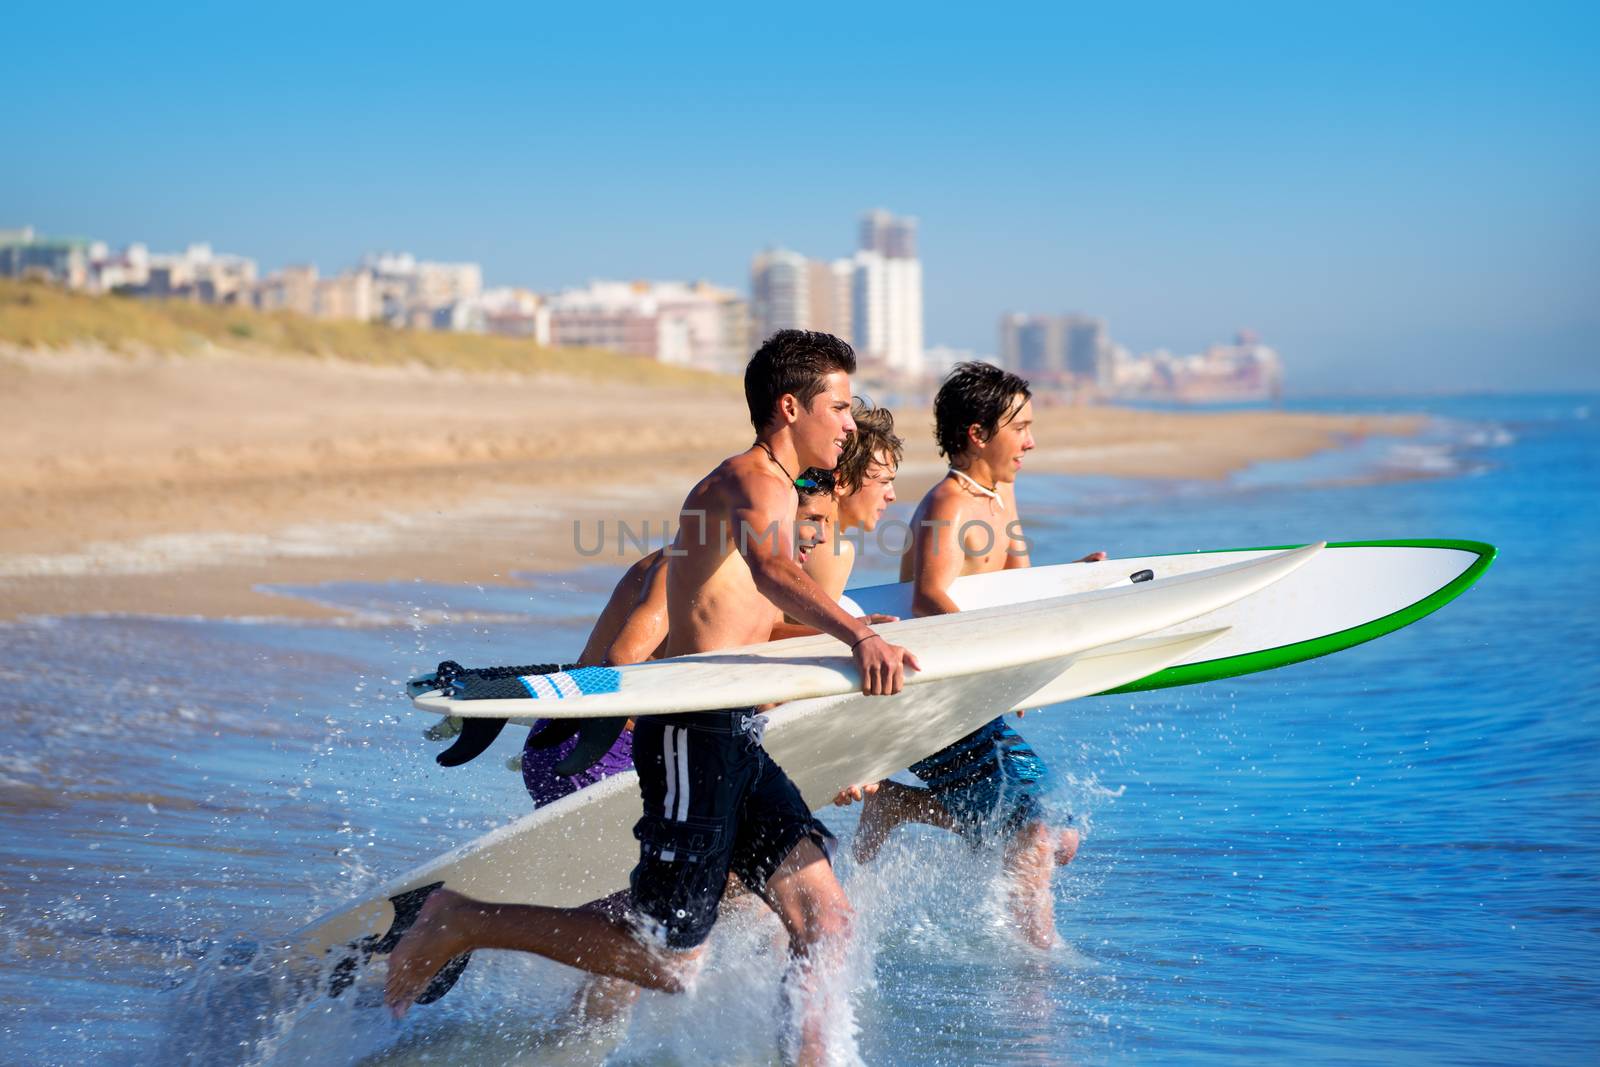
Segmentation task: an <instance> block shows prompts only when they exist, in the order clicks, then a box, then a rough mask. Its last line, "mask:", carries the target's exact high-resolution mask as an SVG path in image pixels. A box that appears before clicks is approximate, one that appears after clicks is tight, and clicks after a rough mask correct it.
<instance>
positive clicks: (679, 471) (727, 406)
mask: <svg viewBox="0 0 1600 1067" xmlns="http://www.w3.org/2000/svg"><path fill="white" fill-rule="evenodd" d="M0 393H3V394H4V395H5V396H6V397H8V399H9V400H10V403H9V404H8V417H7V419H6V420H4V422H3V423H0V454H4V455H5V456H6V458H7V462H6V463H5V464H4V465H3V467H0V515H3V516H4V519H3V522H0V617H3V618H15V617H17V616H21V615H37V614H72V613H85V612H109V613H127V612H135V613H148V614H156V615H204V616H298V617H315V616H323V615H327V614H329V613H330V612H331V609H329V608H327V607H324V606H322V605H319V604H317V603H316V602H315V601H314V600H311V599H305V598H300V597H293V598H291V597H287V596H282V595H273V594H270V593H267V592H263V591H261V589H260V588H259V587H261V586H263V585H273V586H285V585H286V586H298V587H303V586H307V585H315V584H317V583H321V582H327V581H335V580H361V581H386V580H411V579H424V580H429V581H437V582H452V581H463V582H476V583H488V582H508V581H513V580H514V578H513V575H514V574H515V573H517V572H528V571H554V570H562V569H565V568H570V567H573V566H577V565H583V564H588V563H604V562H609V561H611V560H613V559H616V558H617V545H616V544H615V532H614V531H615V526H616V523H617V521H618V520H625V521H627V522H628V523H630V525H631V526H633V528H635V529H639V528H641V527H642V525H643V524H645V523H649V524H650V528H651V529H654V530H656V531H657V533H656V535H655V536H656V538H657V539H658V540H659V536H660V530H661V529H663V526H662V524H664V523H667V522H669V521H670V520H671V518H672V516H673V514H674V512H675V510H676V506H677V504H678V502H679V501H680V500H681V498H682V496H683V493H684V492H685V490H686V489H687V488H688V486H689V485H690V484H691V482H692V480H693V479H694V478H696V477H698V476H699V475H701V474H703V473H704V472H705V471H707V470H709V469H710V467H711V466H713V465H714V464H715V463H716V462H717V461H718V460H719V459H720V458H722V457H723V456H725V455H727V454H729V453H731V452H734V451H737V450H739V449H741V448H743V447H746V446H747V445H748V444H749V440H750V435H751V430H750V426H749V422H748V419H747V416H746V413H745V408H744V401H743V397H742V394H741V392H740V389H739V385H738V382H737V381H735V380H732V379H724V378H713V377H709V376H707V377H705V378H704V379H701V380H694V381H690V382H686V383H683V384H677V383H668V384H662V383H659V382H656V383H652V384H642V383H638V382H630V381H626V380H615V381H596V380H590V379H582V378H577V377H572V376H559V375H549V374H544V375H521V374H514V373H510V372H493V371H491V372H473V373H467V372H456V371H449V370H439V369H432V368H425V367H419V366H367V365H362V364H359V363H353V362H346V361H340V360H334V359H321V360H318V359H307V358H274V357H272V356H269V355H262V354H259V353H248V354H247V353H239V352H232V351H228V350H226V349H223V348H217V347H211V348H208V349H207V350H205V351H203V352H201V353H199V354H194V353H188V354H185V355H183V356H161V355H152V354H142V355H128V354H125V353H121V352H114V351H112V350H109V349H106V348H103V347H99V346H96V345H92V344H76V345H72V346H67V347H63V348H57V349H25V348H21V347H16V346H12V347H7V348H0ZM897 415H898V417H899V420H900V426H901V431H902V434H903V435H904V436H905V437H906V439H907V455H906V463H905V466H904V467H903V469H902V472H901V479H900V488H901V494H902V496H905V495H908V494H916V493H920V492H921V491H922V490H923V488H925V486H926V484H927V483H928V482H929V481H930V480H931V479H932V478H934V477H936V476H937V474H938V472H939V471H940V470H941V468H942V464H940V463H939V462H938V458H937V455H936V453H935V451H934V448H933V443H932V437H931V431H930V428H929V427H930V425H931V420H930V417H929V415H928V413H927V411H926V410H918V411H910V410H907V411H901V412H897ZM1420 424H1421V420H1420V419H1412V418H1372V417H1357V416H1331V415H1329V416H1324V415H1308V414H1302V413H1282V412H1267V411H1252V412H1229V413H1154V412H1145V411H1133V410H1127V409H1121V408H1114V407H1092V408H1086V407H1065V406H1051V405H1048V404H1044V403H1041V404H1040V405H1039V412H1038V423H1037V430H1036V434H1037V437H1038V441H1039V448H1038V450H1037V451H1036V452H1035V453H1034V454H1033V455H1032V457H1031V458H1030V463H1029V469H1030V470H1034V471H1040V470H1043V471H1053V472H1063V473H1081V474H1102V475H1119V476H1125V477H1136V478H1145V477H1154V478H1221V477H1225V476H1227V475H1228V474H1229V473H1230V472H1233V471H1236V470H1239V469H1241V468H1242V467H1245V466H1247V465H1249V464H1251V463H1253V462H1257V461H1261V460H1274V459H1291V458H1297V457H1301V456H1305V455H1309V454H1311V453H1314V452H1318V451H1321V450H1324V449H1329V448H1335V447H1339V446H1340V445H1342V444H1345V443H1348V442H1349V441H1351V440H1354V439H1359V438H1361V437H1364V436H1367V435H1370V434H1408V433H1412V432H1414V431H1415V430H1416V429H1417V428H1418V427H1419V426H1420ZM602 520H605V521H606V522H607V524H608V538H609V543H608V544H606V546H605V547H604V549H603V550H602V551H601V552H600V553H599V554H598V555H596V554H593V549H594V547H595V545H596V544H597V540H596V539H597V536H598V532H599V530H600V525H599V524H600V522H601V521H602ZM575 522H576V523H578V524H579V526H578V528H577V530H578V532H579V533H580V534H581V536H578V537H576V538H575V529H574V523H575ZM627 551H629V547H628V546H626V545H624V546H623V552H624V554H625V553H626V552H627Z"/></svg>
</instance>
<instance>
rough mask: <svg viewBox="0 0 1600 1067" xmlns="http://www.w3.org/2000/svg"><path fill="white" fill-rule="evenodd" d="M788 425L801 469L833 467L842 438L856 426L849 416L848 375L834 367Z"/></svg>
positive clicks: (836, 461)
mask: <svg viewBox="0 0 1600 1067" xmlns="http://www.w3.org/2000/svg"><path fill="white" fill-rule="evenodd" d="M785 402H786V403H787V402H788V400H787V399H786V400H785ZM791 428H792V430H793V432H794V446H795V451H796V452H797V453H799V456H800V469H801V470H805V469H806V468H807V467H821V468H822V469H823V470H830V471H831V470H832V469H833V468H834V467H836V466H837V465H838V463H839V454H840V453H841V452H843V451H844V443H845V439H846V438H847V437H849V436H850V435H851V434H852V433H854V432H855V429H856V422H855V420H854V419H852V418H851V417H850V375H848V374H846V373H845V372H844V371H842V370H836V371H834V372H833V373H832V374H829V375H828V376H827V377H826V378H824V379H822V392H820V393H818V394H817V395H816V396H814V397H812V398H811V403H810V404H808V405H806V406H805V407H804V408H802V409H801V410H800V411H799V413H798V415H797V416H796V417H795V420H794V422H793V423H792V426H791Z"/></svg>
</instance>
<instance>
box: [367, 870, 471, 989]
mask: <svg viewBox="0 0 1600 1067" xmlns="http://www.w3.org/2000/svg"><path fill="white" fill-rule="evenodd" d="M471 903H472V902H471V901H469V900H468V899H467V898H466V897H463V896H462V895H461V894H460V893H452V892H451V891H450V890H448V889H442V888H441V889H437V890H435V891H434V892H433V894H432V895H431V896H429V897H428V899H427V900H426V901H425V902H424V903H423V905H422V910H421V911H419V912H418V913H417V921H416V922H415V923H413V924H412V925H411V929H410V930H408V931H406V934H405V936H404V937H402V938H401V939H400V943H399V944H397V945H395V947H394V951H393V952H391V953H389V977H388V980H387V981H386V982H384V986H383V1000H384V1003H385V1004H387V1005H388V1006H389V1010H390V1011H391V1012H393V1013H394V1017H395V1018H396V1019H399V1018H402V1017H403V1016H404V1015H405V1013H406V1011H407V1010H408V1009H410V1007H411V1005H412V1003H413V1002H415V1001H416V999H417V998H418V997H419V996H421V995H422V991H423V990H424V989H426V988H427V987H428V981H429V979H431V978H432V977H433V976H434V975H435V974H436V973H438V971H439V968H441V967H443V966H444V965H445V964H447V963H449V962H450V961H451V960H452V959H454V958H455V957H456V956H458V955H460V954H461V953H462V952H465V951H466V950H467V948H468V947H469V945H468V942H467V937H466V930H465V929H464V928H463V925H464V924H463V922H462V920H463V919H465V918H466V912H467V910H468V908H470V906H471Z"/></svg>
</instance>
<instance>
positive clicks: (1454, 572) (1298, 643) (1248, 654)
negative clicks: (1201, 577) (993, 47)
mask: <svg viewBox="0 0 1600 1067" xmlns="http://www.w3.org/2000/svg"><path fill="white" fill-rule="evenodd" d="M1293 547H1297V546H1293V545H1279V546H1274V547H1265V548H1233V549H1224V550H1221V551H1201V552H1183V553H1174V554H1168V555H1160V556H1134V557H1129V558H1126V559H1108V560H1103V561H1101V562H1098V563H1064V564H1055V565H1052V566H1046V567H1032V568H1024V569H1019V570H1010V571H1000V572H998V573H995V574H982V575H974V576H971V577H967V578H958V579H957V580H956V582H955V584H954V586H953V587H952V589H951V591H950V595H951V597H952V598H953V599H954V600H955V602H956V604H958V605H959V606H960V607H961V609H962V610H963V611H971V610H975V609H979V608H995V607H999V606H1002V605H1008V604H1013V605H1014V604H1022V603H1026V602H1028V601H1032V600H1043V599H1050V598H1053V597H1059V596H1068V595H1072V594H1075V593H1082V592H1085V591H1088V590H1091V589H1104V588H1108V587H1113V586H1116V585H1119V584H1122V583H1127V582H1129V581H1133V580H1139V581H1143V580H1148V579H1149V578H1170V577H1174V576H1178V575H1184V574H1193V573H1196V572H1199V571H1205V570H1209V569H1211V568H1214V567H1218V566H1222V565H1224V564H1227V563H1231V562H1236V561H1239V560H1244V559H1254V558H1257V557H1262V556H1270V555H1273V554H1275V553H1278V552H1282V551H1284V550H1285V549H1287V548H1293ZM1494 558H1495V548H1494V546H1493V545H1488V544H1484V543H1483V542H1481V541H1462V540H1427V539H1423V540H1394V541H1335V542H1330V543H1329V544H1328V546H1327V547H1326V548H1325V549H1323V551H1322V552H1321V553H1319V554H1318V555H1317V556H1316V557H1315V558H1313V559H1311V560H1310V561H1309V562H1307V563H1306V564H1305V566H1303V567H1300V568H1299V569H1298V570H1296V571H1295V572H1294V573H1292V574H1290V575H1288V576H1286V577H1285V578H1283V579H1282V580H1281V581H1278V582H1275V583H1273V584H1272V585H1270V586H1267V587H1266V588H1264V589H1262V590H1261V591H1260V592H1258V593H1256V594H1254V595H1252V596H1250V597H1246V598H1244V599H1242V600H1238V601H1235V602H1234V603H1231V604H1227V605H1225V606H1223V607H1221V608H1218V609H1217V610H1215V611H1211V612H1208V613H1206V614H1204V615H1200V616H1197V617H1196V618H1193V619H1190V620H1188V621H1186V622H1183V623H1181V624H1179V625H1177V626H1174V627H1171V628H1169V629H1166V630H1161V631H1157V632H1156V635H1171V634H1179V633H1187V632H1200V631H1204V630H1220V629H1224V628H1225V629H1226V630H1227V631H1228V632H1227V633H1226V634H1225V635H1224V636H1222V637H1221V638H1219V639H1218V640H1216V641H1214V642H1212V643H1211V644H1209V645H1207V646H1206V647H1205V648H1204V649H1202V650H1200V651H1199V652H1196V653H1195V654H1194V655H1193V656H1192V657H1190V658H1188V659H1186V660H1184V661H1181V662H1179V663H1176V664H1174V665H1172V666H1170V667H1166V668H1164V669H1162V670H1160V671H1157V672H1156V673H1154V674H1151V675H1149V676H1148V677H1145V678H1141V679H1138V680H1137V681H1133V682H1129V683H1127V684H1124V685H1119V686H1117V687H1116V688H1114V689H1109V690H1107V692H1109V693H1136V692H1140V691H1143V690H1149V689H1166V688H1169V687H1171V686H1179V685H1196V684H1198V683H1201V682H1214V681H1218V680H1220V679H1224V678H1236V677H1238V676H1240V675H1245V674H1254V673H1256V672H1258V671H1267V670H1273V669H1274V668H1277V667H1285V666H1288V665H1290V664H1294V663H1302V662H1304V661H1306V660H1309V659H1316V658H1317V657H1319V656H1326V655H1329V654H1331V653H1334V652H1340V651H1343V650H1344V649H1347V648H1351V647H1354V646H1355V645H1359V644H1362V643H1364V642H1367V641H1371V640H1374V639H1376V638H1379V637H1383V636H1384V635H1386V634H1391V633H1393V632H1395V631H1396V630H1399V629H1401V628H1403V627H1406V626H1410V625H1411V624H1412V623H1414V622H1417V621H1418V620H1419V619H1422V618H1424V617H1426V616H1428V615H1430V614H1432V613H1433V612H1435V611H1438V610H1439V609H1440V608H1442V607H1444V606H1445V605H1446V604H1448V603H1450V601H1452V600H1454V599H1455V598H1456V597H1458V596H1460V595H1461V594H1462V593H1464V592H1466V591H1467V590H1468V589H1470V588H1471V587H1472V585H1473V584H1474V583H1475V582H1477V580H1478V579H1479V578H1480V577H1482V576H1483V573H1484V571H1485V570H1487V569H1488V567H1489V565H1490V564H1491V563H1492V562H1494ZM847 599H848V603H846V607H851V606H852V605H854V608H853V610H857V611H859V612H862V613H864V612H882V613H884V614H887V615H901V616H904V615H909V614H911V607H912V605H911V586H910V585H908V584H905V583H901V584H896V585H877V586H870V587H867V588H862V589H852V590H850V591H849V593H848V598H847ZM1153 636H1154V635H1153ZM1041 696H1042V697H1044V698H1045V699H1041V700H1040V701H1039V703H1040V704H1046V703H1049V700H1048V697H1049V693H1048V691H1047V692H1046V693H1044V694H1041Z"/></svg>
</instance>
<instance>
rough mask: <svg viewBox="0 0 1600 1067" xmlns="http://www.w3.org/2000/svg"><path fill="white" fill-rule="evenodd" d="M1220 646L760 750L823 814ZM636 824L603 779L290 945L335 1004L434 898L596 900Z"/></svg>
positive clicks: (975, 683) (850, 711) (629, 781)
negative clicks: (1048, 700) (949, 754)
mask: <svg viewBox="0 0 1600 1067" xmlns="http://www.w3.org/2000/svg"><path fill="white" fill-rule="evenodd" d="M1221 636H1222V635H1221V634H1220V633H1215V632H1206V633H1198V634H1184V635H1180V636H1174V637H1163V638H1154V639H1151V638H1141V639H1136V640H1132V641H1127V642H1122V643H1119V644H1117V645H1115V646H1113V647H1112V648H1110V649H1108V650H1098V649H1097V650H1092V651H1090V652H1086V653H1082V654H1079V655H1075V656H1066V657H1057V658H1052V659H1046V660H1039V661H1036V662H1033V663H1027V664H1021V665H1018V666H1014V667H1008V668H1002V669H999V670H995V671H990V672H987V673H981V674H978V673H974V674H968V675H963V676H959V677H956V678H949V679H944V680H941V681H933V682H928V683H925V684H923V685H919V686H914V687H907V688H906V689H905V690H904V691H902V692H901V693H900V694H898V695H896V696H893V697H865V696H862V695H861V694H860V693H849V694H844V695H836V696H827V697H818V698H812V699H808V700H801V701H796V702H794V703H790V704H785V705H782V706H780V707H777V708H774V709H772V711H770V712H769V713H768V716H769V724H768V726H767V729H766V737H765V740H764V745H765V747H766V749H767V751H768V752H769V753H771V755H772V757H773V758H774V759H775V760H776V761H777V762H778V764H779V765H780V766H782V767H784V768H785V770H786V771H787V772H788V773H789V775H790V777H791V778H792V779H793V780H794V782H795V784H796V785H797V786H798V787H799V789H800V791H801V793H802V794H803V795H804V796H805V798H806V801H807V803H808V804H810V805H811V806H812V808H814V809H815V808H821V807H823V806H825V805H827V804H828V803H829V802H830V801H831V800H832V799H833V797H834V796H835V795H836V794H837V793H838V792H839V790H840V789H843V788H844V787H846V786H848V785H852V784H855V783H857V782H863V781H873V780H876V779H878V778H881V777H883V776H884V775H886V774H889V773H891V772H893V771H896V770H899V769H901V768H903V767H905V766H907V765H908V764H911V763H913V762H915V761H916V760H918V759H921V758H922V757H924V756H926V755H927V754H928V753H929V752H933V751H936V750H938V749H940V748H942V747H944V746H945V745H947V744H950V743H951V742H953V741H956V740H958V739H959V738H961V737H963V736H965V735H966V734H968V733H970V732H971V731H972V730H974V729H976V728H977V727H979V726H981V725H982V724H983V723H985V722H988V721H989V720H990V719H993V718H994V717H995V716H997V715H1001V714H1004V713H1005V712H1007V711H1010V710H1016V709H1021V708H1026V707H1032V706H1035V705H1036V704H1037V701H1036V700H1035V699H1034V694H1036V693H1037V692H1038V691H1039V689H1040V688H1041V687H1042V686H1046V685H1048V686H1050V687H1051V690H1052V692H1054V693H1055V694H1056V696H1055V698H1054V699H1055V700H1056V701H1060V700H1068V699H1072V698H1073V697H1075V696H1084V695H1087V694H1089V693H1094V692H1099V691H1100V690H1102V689H1105V688H1108V687H1110V686H1114V685H1119V684H1121V683H1123V682H1126V681H1131V680H1133V679H1135V678H1140V677H1144V676H1145V675H1147V674H1150V673H1151V672H1153V671H1157V670H1160V669H1161V668H1162V667H1163V666H1165V665H1167V664H1169V663H1172V662H1175V661H1176V660H1179V659H1182V658H1184V657H1186V656H1190V655H1193V654H1194V653H1195V652H1196V651H1197V650H1199V649H1201V648H1203V647H1204V646H1205V645H1206V644H1208V643H1210V642H1212V641H1215V640H1217V639H1218V638H1219V637H1221ZM639 815H640V800H639V787H638V775H637V774H636V773H634V772H632V771H628V772H624V773H621V774H616V775H613V776H611V777H610V778H606V779H604V780H603V781H601V782H598V783H596V784H595V785H592V786H588V787H587V788H585V789H582V790H580V791H578V792H576V793H573V794H571V795H570V796H566V797H563V798H561V799H560V800H557V801H555V802H554V803H552V804H549V805H547V806H545V807H543V808H540V809H538V810H536V811H534V812H532V813H531V814H528V815H525V816H523V817H522V818H520V819H517V820H516V821H515V822H512V823H509V824H508V825H506V826H503V827H501V828H500V829H498V830H495V831H493V832H491V833H489V834H486V835H484V836H483V837H481V838H479V839H477V840H476V841H473V842H472V843H470V844H468V845H465V846H463V847H462V848H459V849H456V850H455V851H453V852H449V853H446V854H445V855H443V856H440V857H438V858H437V859H434V860H432V861H430V862H428V863H425V864H423V865H422V866H420V867H418V868H416V869H415V870H413V871H411V872H410V873H408V874H406V875H403V876H402V877H400V878H397V879H395V880H394V881H392V882H390V883H389V884H387V885H385V886H384V887H383V888H381V889H380V890H378V891H377V892H376V893H374V894H373V895H371V896H369V897H367V898H364V899H362V900H360V901H357V902H355V903H352V904H350V905H349V906H347V907H345V908H342V909H340V910H338V911H336V912H334V913H333V914H331V915H327V916H325V917H323V918H321V919H318V920H317V921H316V922H313V923H311V924H310V925H308V926H307V927H305V928H304V929H303V930H301V931H300V933H299V934H298V935H297V936H296V941H297V943H298V944H299V945H300V946H301V947H302V949H303V950H304V951H306V952H308V953H309V954H313V955H319V956H320V955H322V954H324V953H327V954H329V955H328V965H329V971H330V973H331V975H332V982H331V991H332V992H334V993H335V994H337V993H340V992H342V991H343V989H344V988H345V987H346V986H348V985H349V984H350V983H351V982H353V981H354V980H355V979H356V978H357V975H358V971H359V969H360V968H361V966H362V965H363V964H364V963H365V962H366V961H367V960H368V959H369V958H370V957H371V956H373V955H380V954H382V953H384V952H387V951H388V950H389V949H390V948H392V947H393V940H394V938H393V937H392V936H389V935H390V932H391V931H392V930H393V929H394V927H395V924H396V922H397V920H401V921H403V922H406V923H408V922H409V921H410V917H411V916H412V915H414V913H415V909H416V908H417V907H418V906H420V904H421V902H422V900H423V899H424V898H425V897H426V895H427V893H428V892H430V891H431V890H432V888H433V887H435V886H438V885H441V884H442V885H446V886H449V887H450V888H451V889H454V890H457V891H459V892H462V893H466V894H468V895H471V896H474V897H477V898H479V899H483V900H489V901H500V902H507V903H538V904H548V905H554V906H572V905H577V904H582V903H586V902H588V901H591V900H595V899H598V898H600V897H604V896H607V895H609V894H611V893H613V892H616V891H617V890H619V889H622V888H624V887H625V886H626V884H627V876H628V872H629V871H630V870H631V869H632V867H633V865H634V863H635V862H636V861H637V859H638V854H639V846H638V842H637V841H635V840H634V838H633V825H634V823H635V822H636V821H637V820H638V818H639ZM458 973H459V972H458ZM453 980H454V979H453V977H452V978H451V981H453ZM448 984H449V983H448V982H447V983H444V988H443V989H438V990H437V991H436V992H437V995H443V991H444V989H447V988H448Z"/></svg>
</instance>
